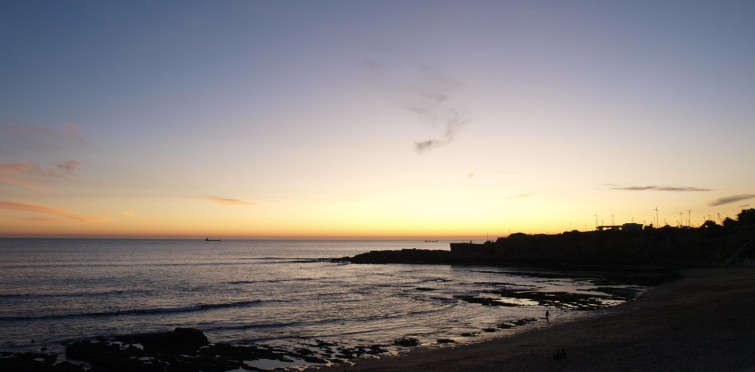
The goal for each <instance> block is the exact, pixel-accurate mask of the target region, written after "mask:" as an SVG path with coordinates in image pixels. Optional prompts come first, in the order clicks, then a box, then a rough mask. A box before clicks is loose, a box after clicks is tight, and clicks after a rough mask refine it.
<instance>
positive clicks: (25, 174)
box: [0, 160, 80, 189]
mask: <svg viewBox="0 0 755 372" xmlns="http://www.w3.org/2000/svg"><path fill="white" fill-rule="evenodd" d="M79 164H80V163H79V162H78V161H76V160H66V161H63V162H60V163H57V164H55V168H49V167H42V166H40V165H39V164H37V163H34V162H27V163H20V162H15V163H0V182H2V183H8V184H12V185H17V186H22V187H26V188H30V189H37V188H40V187H41V186H40V185H39V184H38V183H37V182H35V181H33V180H30V179H29V178H36V179H37V180H39V179H41V178H61V177H62V176H61V174H60V172H58V169H59V170H63V171H65V172H66V173H68V174H75V170H76V168H77V167H78V166H79Z"/></svg>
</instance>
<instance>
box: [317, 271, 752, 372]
mask: <svg viewBox="0 0 755 372" xmlns="http://www.w3.org/2000/svg"><path fill="white" fill-rule="evenodd" d="M682 274H683V276H684V277H683V278H682V279H680V280H678V281H675V282H672V283H668V284H664V285H661V286H659V287H656V288H653V289H651V290H650V291H648V292H646V293H645V294H644V295H643V296H642V297H641V298H640V299H638V300H636V301H633V302H630V303H626V304H623V305H621V306H618V307H616V308H613V309H611V310H610V311H608V312H607V313H606V314H604V315H602V316H598V317H595V318H590V319H585V320H581V321H576V322H571V323H561V324H559V323H558V322H557V320H556V321H554V322H553V323H554V324H553V326H551V327H545V328H540V329H535V330H532V331H530V332H525V333H521V334H518V335H513V336H511V337H505V338H500V339H496V340H493V341H487V342H482V343H477V344H471V345H465V346H459V347H455V348H442V349H417V350H415V351H413V352H410V353H407V354H404V355H401V356H397V357H385V358H381V359H367V360H360V361H358V362H357V363H356V365H354V366H337V367H332V368H326V369H325V370H334V371H336V370H337V371H343V370H346V371H351V370H354V371H649V370H652V371H755V269H747V268H726V269H694V270H686V271H683V272H682ZM558 349H564V350H565V352H566V358H565V359H554V358H553V355H554V354H555V353H556V351H557V350H558Z"/></svg>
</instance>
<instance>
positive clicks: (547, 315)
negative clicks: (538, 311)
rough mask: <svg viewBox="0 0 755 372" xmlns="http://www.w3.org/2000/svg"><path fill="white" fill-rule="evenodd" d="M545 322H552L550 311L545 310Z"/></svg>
mask: <svg viewBox="0 0 755 372" xmlns="http://www.w3.org/2000/svg"><path fill="white" fill-rule="evenodd" d="M545 321H546V322H550V321H551V312H550V310H545Z"/></svg>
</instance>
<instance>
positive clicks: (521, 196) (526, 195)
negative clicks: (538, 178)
mask: <svg viewBox="0 0 755 372" xmlns="http://www.w3.org/2000/svg"><path fill="white" fill-rule="evenodd" d="M533 196H535V194H533V193H531V192H529V193H525V194H519V195H514V196H509V197H508V198H507V199H524V198H531V197H533Z"/></svg>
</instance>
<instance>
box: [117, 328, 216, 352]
mask: <svg viewBox="0 0 755 372" xmlns="http://www.w3.org/2000/svg"><path fill="white" fill-rule="evenodd" d="M116 339H117V340H118V341H122V342H127V343H132V344H142V346H144V351H147V352H153V351H157V352H169V353H182V354H194V353H196V352H197V351H198V350H199V348H200V347H202V346H205V345H208V344H209V343H210V341H209V340H208V339H207V337H206V336H205V335H204V333H202V331H200V330H198V329H195V328H176V329H174V330H173V331H171V332H156V333H144V334H135V335H126V336H120V337H117V338H116Z"/></svg>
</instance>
